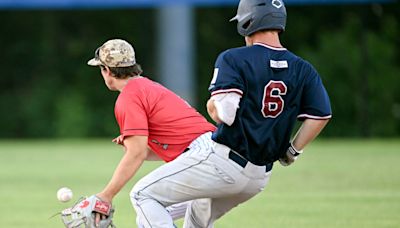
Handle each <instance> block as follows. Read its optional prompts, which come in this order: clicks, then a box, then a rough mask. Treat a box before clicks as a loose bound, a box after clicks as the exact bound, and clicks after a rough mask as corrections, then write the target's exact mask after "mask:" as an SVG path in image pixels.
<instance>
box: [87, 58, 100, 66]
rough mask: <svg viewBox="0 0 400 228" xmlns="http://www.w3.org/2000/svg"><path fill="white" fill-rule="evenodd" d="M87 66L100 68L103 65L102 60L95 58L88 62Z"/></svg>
mask: <svg viewBox="0 0 400 228" xmlns="http://www.w3.org/2000/svg"><path fill="white" fill-rule="evenodd" d="M87 64H88V65H89V66H100V65H102V63H101V62H100V60H98V59H96V58H93V59H91V60H89V61H88V62H87Z"/></svg>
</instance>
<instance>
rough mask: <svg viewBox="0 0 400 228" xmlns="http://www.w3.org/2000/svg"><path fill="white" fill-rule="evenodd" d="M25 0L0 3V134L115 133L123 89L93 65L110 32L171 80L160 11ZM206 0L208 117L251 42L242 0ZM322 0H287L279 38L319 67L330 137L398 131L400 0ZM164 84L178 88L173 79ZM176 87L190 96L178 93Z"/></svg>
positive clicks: (155, 73) (200, 10) (202, 58)
mask: <svg viewBox="0 0 400 228" xmlns="http://www.w3.org/2000/svg"><path fill="white" fill-rule="evenodd" d="M132 1H133V0H132ZM132 1H121V2H132ZM10 2H14V5H13V4H11V3H10ZM18 2H24V1H0V6H1V7H2V9H0V20H1V22H2V23H1V25H0V26H1V35H0V44H1V45H2V48H1V54H0V66H1V76H0V109H1V112H0V127H1V131H0V138H52V137H112V136H116V135H117V134H118V127H117V125H116V122H115V120H114V116H113V108H114V107H113V105H114V101H115V99H116V97H117V95H118V94H117V93H110V92H109V91H108V90H107V88H106V87H105V85H104V83H103V80H102V78H101V76H100V72H99V70H98V69H96V68H91V67H88V66H87V65H86V62H87V60H88V59H90V58H91V57H92V56H93V54H94V50H95V49H96V48H97V47H98V46H99V45H101V44H102V43H103V42H105V41H106V40H108V39H110V38H117V37H118V38H123V39H126V40H128V41H130V42H131V43H133V45H134V47H135V49H136V52H137V61H138V62H139V63H140V64H141V65H142V67H143V69H144V75H145V76H148V77H150V78H152V79H154V80H156V81H159V82H161V83H163V82H164V81H165V80H166V77H168V75H167V76H162V75H163V72H165V69H162V66H161V65H160V61H161V60H160V56H159V55H160V51H159V50H160V47H161V46H160V45H161V44H162V40H163V38H164V37H163V36H160V33H159V27H157V26H158V25H159V23H158V21H159V16H160V14H159V9H160V8H159V7H155V6H154V5H150V4H142V5H140V7H139V8H136V7H133V6H126V7H124V6H121V7H115V6H113V7H111V8H109V7H107V6H106V5H103V7H90V5H85V6H76V5H75V6H76V7H73V6H74V5H73V4H72V3H74V2H79V1H66V2H69V3H71V4H72V5H67V6H63V7H61V6H59V7H57V6H53V7H55V8H53V7H52V6H51V5H48V7H46V6H40V7H33V6H37V5H33V6H29V5H26V6H18ZM25 2H28V3H29V2H35V1H33V0H31V1H25ZM36 2H42V3H43V4H44V2H57V1H36ZM84 2H90V1H84ZM93 2H105V1H93ZM108 2H110V1H108ZM133 2H134V1H133ZM137 2H139V3H140V2H141V3H143V2H145V1H144V0H142V1H137ZM149 2H150V3H151V2H153V3H154V4H155V2H161V1H147V3H149ZM168 2H172V1H164V4H166V3H168ZM175 2H180V4H181V3H182V2H184V1H175ZM194 2H196V1H194ZM201 2H204V1H197V3H196V4H198V5H197V6H193V8H191V12H192V14H193V15H192V17H193V18H192V19H193V22H192V24H193V27H192V28H190V31H191V33H192V39H193V46H192V47H190V48H192V49H193V53H192V56H191V58H192V59H191V61H192V65H191V66H190V69H191V70H192V74H193V75H192V76H190V78H191V83H192V86H193V88H191V90H192V91H193V94H192V96H193V97H192V98H191V99H189V100H190V102H191V103H192V104H193V105H194V106H196V108H197V109H198V110H199V111H200V112H201V113H202V114H204V115H205V116H207V114H206V111H205V102H206V100H207V98H208V96H209V95H208V92H207V88H208V83H209V81H210V79H211V76H212V72H213V65H214V61H215V58H216V57H217V55H218V53H220V52H221V51H223V50H225V49H227V48H231V47H237V46H241V45H243V44H244V41H243V38H242V37H240V35H238V34H237V32H236V27H235V26H236V25H235V24H234V23H229V22H228V20H229V19H230V18H231V17H233V16H234V15H235V13H236V6H235V4H237V2H238V1H219V3H221V4H222V5H215V4H214V5H213V7H206V6H205V4H204V5H203V4H201ZM217 2H218V1H217ZM304 2H305V1H300V2H297V3H304ZM322 2H323V4H321V2H318V4H317V1H311V2H310V1H308V3H312V4H306V5H302V4H294V3H296V1H288V5H287V11H288V22H287V31H286V32H284V33H283V35H282V41H283V45H284V46H285V47H287V48H288V49H289V50H291V51H293V52H294V53H296V54H298V55H299V56H301V57H303V58H304V59H306V60H308V61H310V62H311V63H312V64H314V66H315V68H316V69H317V70H318V72H319V73H320V75H321V77H322V78H323V81H324V83H325V86H326V87H327V89H328V92H329V95H330V98H331V102H332V108H333V113H334V115H333V119H332V121H331V123H330V124H329V126H328V127H327V128H326V130H324V132H323V136H324V137H396V136H397V137H398V136H400V91H399V89H400V60H399V59H400V38H399V37H400V4H399V3H398V2H397V1H395V2H388V3H383V2H375V3H373V2H368V3H365V4H359V3H361V2H362V1H352V2H350V3H348V4H329V3H328V1H322ZM338 2H339V3H344V2H346V1H336V2H335V3H338ZM21 4H22V3H21ZM20 7H22V8H20ZM64 7H67V8H64ZM82 7H83V8H82ZM170 26H175V24H171V25H170ZM183 47H184V45H183V46H182V48H183ZM178 48H179V46H178ZM176 51H179V50H176ZM174 54H175V53H171V54H170V58H174ZM164 67H165V66H164ZM185 67H186V66H185V65H183V66H182V68H185ZM190 69H189V71H190ZM183 74H184V75H171V77H174V78H175V80H179V78H185V77H189V75H187V74H191V73H190V72H189V73H183ZM176 83H178V82H176ZM166 86H167V87H169V88H171V87H173V85H171V82H169V83H167V85H166ZM171 89H173V90H174V91H175V89H174V88H171ZM175 92H177V93H178V94H180V95H183V97H185V93H184V92H182V91H181V90H179V89H178V90H176V91H175ZM189 92H190V91H189ZM181 93H182V94H181ZM185 98H186V97H185Z"/></svg>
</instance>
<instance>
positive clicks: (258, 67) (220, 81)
mask: <svg viewBox="0 0 400 228" xmlns="http://www.w3.org/2000/svg"><path fill="white" fill-rule="evenodd" d="M269 33H271V34H273V33H274V32H269V31H260V32H258V33H256V34H254V35H250V36H249V37H248V38H246V40H247V44H248V45H249V46H247V47H240V48H234V49H230V50H227V51H225V52H223V53H222V54H220V56H219V57H218V59H217V61H216V64H215V74H214V78H213V80H212V83H211V86H210V88H209V90H210V92H211V99H210V102H209V107H210V109H213V107H220V109H221V110H218V111H219V112H222V113H224V112H226V115H230V116H235V118H233V117H232V118H231V120H230V121H229V120H225V121H223V120H224V118H223V117H222V118H218V115H212V116H217V120H218V119H219V120H218V122H219V123H221V122H223V124H220V125H219V126H218V131H216V132H215V133H214V134H213V140H214V141H216V142H218V143H220V144H223V145H226V146H228V147H229V148H230V149H232V150H234V151H235V152H236V153H238V154H240V155H241V156H243V157H244V158H246V159H247V160H248V161H250V162H252V163H253V164H255V165H267V164H271V163H272V162H274V161H276V160H278V159H279V158H281V157H282V156H285V152H286V151H287V149H288V148H289V147H290V143H289V141H290V136H291V133H292V129H293V127H294V125H295V122H296V119H299V120H305V122H303V123H304V125H303V126H304V127H306V128H302V129H301V131H300V132H302V133H303V134H304V133H305V131H306V130H310V129H308V124H312V126H314V125H318V126H321V129H322V127H323V126H324V125H325V123H326V122H327V119H329V118H330V117H331V108H330V105H329V98H328V95H327V92H326V90H325V88H324V86H323V85H322V81H321V78H320V77H319V75H318V73H317V72H316V70H315V69H314V67H313V66H312V65H311V64H310V63H308V62H307V61H305V60H303V59H301V58H300V57H298V56H296V55H294V54H293V53H291V52H290V51H288V50H287V49H286V48H284V47H281V45H280V44H279V42H271V41H269V40H263V39H254V40H255V42H254V41H253V39H252V38H254V37H257V38H258V37H260V38H261V37H263V36H265V35H266V36H269V35H267V34H269ZM275 33H276V35H277V32H275ZM269 43H272V44H269ZM231 97H234V98H235V99H233V98H231ZM225 100H226V101H225ZM214 101H217V103H219V106H215V103H214ZM225 102H229V103H228V104H224V103H225ZM225 107H226V108H225ZM229 112H231V113H229ZM216 114H217V113H216ZM222 116H223V114H222ZM226 119H228V118H226ZM232 121H233V122H232ZM231 122H232V123H231ZM317 129H318V131H314V130H312V131H309V132H308V133H311V135H310V136H313V137H312V138H314V136H315V135H316V134H317V133H319V130H320V129H319V127H318V128H317ZM300 132H299V133H300ZM303 134H302V135H303ZM307 138H308V137H307ZM296 139H297V137H296V138H295V142H294V145H292V149H295V150H296V151H297V152H299V151H301V150H302V149H303V148H304V146H305V145H306V144H307V143H308V141H309V140H307V141H303V140H301V141H297V140H296Z"/></svg>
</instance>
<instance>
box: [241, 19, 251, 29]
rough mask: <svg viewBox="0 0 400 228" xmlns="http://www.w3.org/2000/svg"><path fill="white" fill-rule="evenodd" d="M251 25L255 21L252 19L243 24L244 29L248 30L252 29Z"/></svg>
mask: <svg viewBox="0 0 400 228" xmlns="http://www.w3.org/2000/svg"><path fill="white" fill-rule="evenodd" d="M251 23H253V19H252V18H250V19H249V20H247V21H246V22H245V23H244V24H242V29H244V30H247V29H248V28H249V27H250V25H251Z"/></svg>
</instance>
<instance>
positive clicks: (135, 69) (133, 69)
mask: <svg viewBox="0 0 400 228" xmlns="http://www.w3.org/2000/svg"><path fill="white" fill-rule="evenodd" d="M101 68H102V69H104V66H101ZM108 68H109V69H110V71H111V73H113V75H114V77H116V78H119V79H125V78H129V77H134V76H139V75H140V74H141V73H143V70H142V67H141V66H140V65H139V64H137V63H135V65H133V66H129V67H108Z"/></svg>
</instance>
